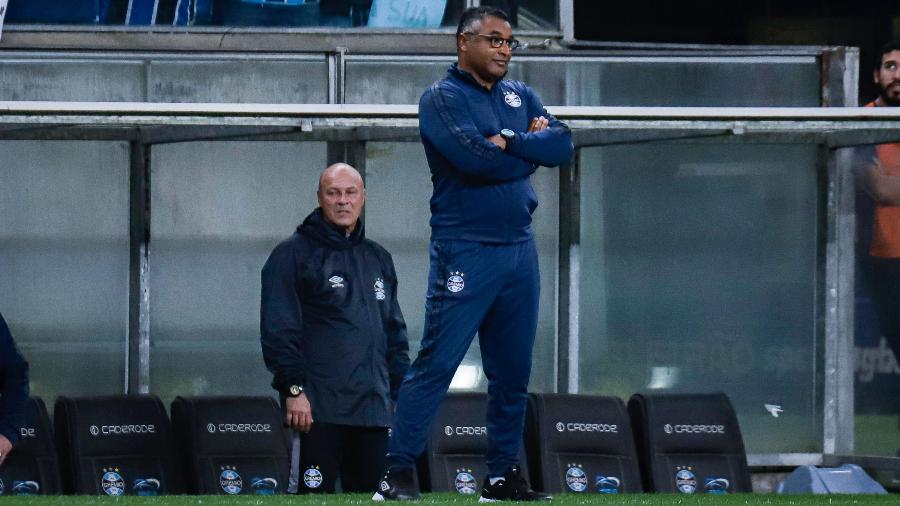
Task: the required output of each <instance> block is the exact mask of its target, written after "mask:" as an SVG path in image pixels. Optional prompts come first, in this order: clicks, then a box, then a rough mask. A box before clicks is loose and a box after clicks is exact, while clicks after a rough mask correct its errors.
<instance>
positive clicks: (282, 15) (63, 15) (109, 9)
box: [6, 0, 446, 27]
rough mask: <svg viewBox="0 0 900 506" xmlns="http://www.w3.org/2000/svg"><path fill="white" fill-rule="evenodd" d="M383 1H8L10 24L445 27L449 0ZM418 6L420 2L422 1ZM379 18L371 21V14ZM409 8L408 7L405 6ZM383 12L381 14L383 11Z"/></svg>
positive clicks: (8, 20) (7, 17)
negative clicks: (403, 5)
mask: <svg viewBox="0 0 900 506" xmlns="http://www.w3.org/2000/svg"><path fill="white" fill-rule="evenodd" d="M380 1H381V0H9V6H8V12H7V15H6V22H7V23H22V24H71V25H91V24H101V25H104V24H105V25H132V26H142V25H175V26H189V25H197V26H204V25H213V26H260V27H303V26H346V27H349V26H366V25H367V24H368V25H370V26H377V27H426V26H431V27H434V26H440V25H441V21H442V19H443V14H444V7H445V5H446V0H430V1H429V2H428V3H427V4H421V5H422V7H421V8H422V9H424V11H423V12H419V13H418V14H416V13H415V12H409V13H407V14H408V15H406V16H405V17H404V16H402V15H398V14H396V12H397V11H398V9H397V8H396V6H392V8H388V7H387V6H386V2H383V1H382V2H381V7H379V2H380ZM417 5H419V4H417ZM373 9H374V11H375V12H376V16H375V17H374V18H373V20H372V23H369V14H370V12H371V11H372V10H373ZM401 11H403V12H406V10H403V9H401ZM379 12H380V13H381V14H378V13H379Z"/></svg>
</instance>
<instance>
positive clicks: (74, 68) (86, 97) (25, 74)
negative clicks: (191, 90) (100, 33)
mask: <svg viewBox="0 0 900 506" xmlns="http://www.w3.org/2000/svg"><path fill="white" fill-rule="evenodd" d="M146 80H147V79H146V76H145V73H144V67H143V65H142V64H141V63H140V62H136V61H131V62H128V61H119V62H110V61H99V60H82V59H79V60H65V61H61V60H44V61H41V60H33V59H19V58H5V59H3V60H0V89H2V90H3V91H2V95H0V96H2V97H3V100H48V101H53V100H57V101H69V100H71V101H75V102H92V101H93V102H141V101H143V100H144V95H145V93H144V89H145V87H146Z"/></svg>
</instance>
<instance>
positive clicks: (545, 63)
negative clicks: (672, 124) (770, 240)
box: [345, 42, 820, 107]
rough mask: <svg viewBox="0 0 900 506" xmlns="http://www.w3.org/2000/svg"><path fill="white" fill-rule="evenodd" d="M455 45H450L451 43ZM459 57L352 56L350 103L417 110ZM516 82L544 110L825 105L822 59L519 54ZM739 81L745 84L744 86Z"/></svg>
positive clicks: (515, 60) (514, 64) (513, 67)
mask: <svg viewBox="0 0 900 506" xmlns="http://www.w3.org/2000/svg"><path fill="white" fill-rule="evenodd" d="M448 44H449V42H448ZM454 61H456V60H455V58H447V57H444V58H431V57H425V58H407V59H404V60H403V61H402V62H400V61H397V59H396V58H390V57H377V56H376V57H358V58H349V59H348V61H347V67H346V92H345V93H346V101H347V103H351V104H355V103H369V104H417V103H419V96H420V95H421V94H422V92H423V91H424V90H425V89H426V88H427V87H428V86H429V85H430V84H431V83H433V82H434V81H437V80H438V79H441V78H443V77H444V75H445V73H446V71H447V68H448V67H449V66H450V64H451V63H453V62H454ZM508 78H509V79H518V80H521V81H524V82H525V83H527V84H528V85H529V86H531V87H532V88H534V90H535V91H536V92H537V93H538V95H540V97H541V101H542V102H543V103H544V105H586V106H603V105H606V106H732V107H740V106H746V107H751V106H764V107H788V106H794V107H818V106H819V95H820V90H819V89H820V85H819V68H818V64H817V63H816V60H815V58H811V57H791V58H786V57H785V58H757V57H744V58H738V57H734V58H712V57H705V58H673V57H653V58H650V57H644V58H573V59H570V60H568V61H563V60H559V59H553V58H542V57H528V56H515V57H513V60H512V64H511V65H510V69H509V74H508ZM734 83H741V85H740V86H736V85H735V84H734Z"/></svg>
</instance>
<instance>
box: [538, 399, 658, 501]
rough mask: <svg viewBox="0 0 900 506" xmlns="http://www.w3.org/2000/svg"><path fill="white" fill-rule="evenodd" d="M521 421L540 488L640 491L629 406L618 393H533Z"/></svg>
mask: <svg viewBox="0 0 900 506" xmlns="http://www.w3.org/2000/svg"><path fill="white" fill-rule="evenodd" d="M525 427H526V430H525V441H526V447H527V450H528V462H529V463H530V464H531V476H532V477H533V480H534V486H535V487H536V488H538V489H539V490H542V491H544V492H550V493H563V492H565V493H590V492H596V493H606V494H617V493H623V492H641V491H642V488H641V476H640V471H639V466H638V458H637V451H636V449H635V445H634V437H633V435H632V432H631V423H630V421H629V419H628V411H627V410H626V409H625V403H623V402H622V400H621V399H619V398H618V397H600V396H591V395H568V394H532V395H531V396H530V398H529V402H528V417H527V420H526V425H525Z"/></svg>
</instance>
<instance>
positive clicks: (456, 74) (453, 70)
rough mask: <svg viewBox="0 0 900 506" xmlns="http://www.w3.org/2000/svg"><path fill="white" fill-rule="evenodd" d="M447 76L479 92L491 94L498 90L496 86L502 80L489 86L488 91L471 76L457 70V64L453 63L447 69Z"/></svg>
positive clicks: (459, 69) (461, 70)
mask: <svg viewBox="0 0 900 506" xmlns="http://www.w3.org/2000/svg"><path fill="white" fill-rule="evenodd" d="M447 75H448V76H450V77H453V78H455V79H458V80H460V81H462V82H464V83H466V84H468V85H471V86H474V87H475V88H478V89H479V90H481V91H483V92H485V93H493V91H494V90H496V89H499V88H498V85H499V84H500V81H502V80H503V79H497V81H496V82H494V85H493V86H491V88H490V89H487V88H485V87H484V86H482V85H481V83H479V82H478V81H476V80H475V77H474V76H472V74H470V73H468V72H466V71H465V70H463V69H461V68H459V63H454V64H452V65H450V68H449V69H447Z"/></svg>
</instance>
